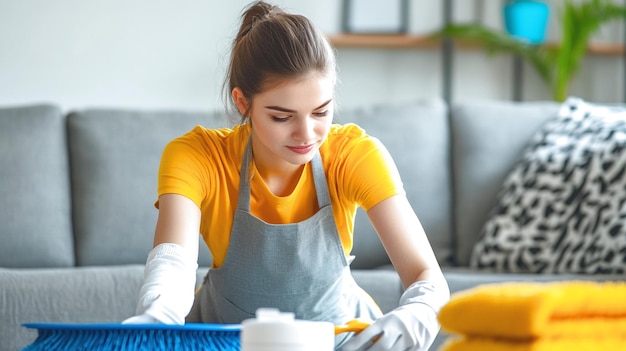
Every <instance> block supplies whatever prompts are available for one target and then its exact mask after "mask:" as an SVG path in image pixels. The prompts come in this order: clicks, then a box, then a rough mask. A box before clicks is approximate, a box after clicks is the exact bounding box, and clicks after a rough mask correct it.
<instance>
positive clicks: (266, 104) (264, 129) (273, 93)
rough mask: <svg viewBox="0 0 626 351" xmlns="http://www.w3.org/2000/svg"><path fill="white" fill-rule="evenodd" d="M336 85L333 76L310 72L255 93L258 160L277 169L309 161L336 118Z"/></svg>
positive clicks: (253, 113) (254, 133) (253, 115)
mask: <svg viewBox="0 0 626 351" xmlns="http://www.w3.org/2000/svg"><path fill="white" fill-rule="evenodd" d="M334 85H335V80H334V78H333V77H328V76H327V75H321V74H309V75H306V76H305V77H303V78H299V79H293V80H286V81H284V82H282V83H280V84H278V85H273V87H272V88H269V89H267V90H265V91H263V92H262V93H259V94H257V95H256V96H254V97H253V98H252V109H251V111H250V113H249V118H250V120H251V123H252V148H253V152H254V160H255V162H256V163H257V164H262V165H263V166H265V167H270V168H276V169H290V168H291V169H293V168H295V167H299V166H301V165H303V164H305V163H307V162H309V161H310V160H311V159H312V158H313V156H314V155H315V153H316V152H317V150H318V149H319V147H320V145H321V144H322V143H323V142H324V140H326V136H327V135H328V131H329V130H330V126H331V124H332V121H333V112H334V103H333V97H334ZM235 101H237V99H235ZM240 110H241V108H240Z"/></svg>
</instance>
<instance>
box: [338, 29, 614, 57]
mask: <svg viewBox="0 0 626 351" xmlns="http://www.w3.org/2000/svg"><path fill="white" fill-rule="evenodd" d="M328 39H329V40H330V43H331V44H332V45H333V46H335V47H337V48H365V49H376V48H379V49H435V48H440V47H441V41H439V40H435V39H432V38H429V37H426V36H418V35H410V34H336V35H331V36H329V37H328ZM547 45H550V46H553V45H554V46H556V45H558V44H556V43H554V44H552V43H548V44H547ZM455 47H458V48H460V49H480V47H481V46H480V45H479V44H476V43H468V42H458V43H455ZM588 50H589V53H590V54H595V55H606V56H621V55H624V45H622V44H613V43H599V42H596V43H591V44H590V45H589V48H588Z"/></svg>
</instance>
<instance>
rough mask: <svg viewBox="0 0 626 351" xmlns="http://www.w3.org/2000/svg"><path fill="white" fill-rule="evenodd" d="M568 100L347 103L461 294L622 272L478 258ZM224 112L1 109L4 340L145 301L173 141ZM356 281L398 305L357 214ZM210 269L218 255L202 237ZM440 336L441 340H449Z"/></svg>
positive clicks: (19, 340) (386, 303)
mask: <svg viewBox="0 0 626 351" xmlns="http://www.w3.org/2000/svg"><path fill="white" fill-rule="evenodd" d="M557 108H558V104H556V103H552V102H524V103H513V102H505V101H472V102H458V103H455V104H454V106H451V107H450V108H448V106H446V105H445V104H444V103H443V102H442V101H441V100H438V99H433V100H427V101H414V102H407V103H405V104H395V105H386V106H368V107H363V108H360V109H351V110H339V111H338V112H337V115H336V121H337V122H338V123H345V122H356V123H358V124H359V125H361V126H362V127H363V128H365V129H366V130H367V131H368V132H369V133H370V134H372V135H374V136H377V137H379V138H380V139H381V140H382V141H383V143H385V144H386V146H387V147H388V149H389V151H390V152H391V154H392V155H393V157H394V159H395V161H396V163H397V166H398V168H399V169H400V172H401V174H402V176H403V179H404V182H405V188H406V191H407V193H408V196H409V199H410V201H411V203H412V205H413V206H414V208H415V210H416V212H417V213H418V216H419V217H420V219H421V221H422V224H423V225H424V227H425V229H426V232H427V234H428V236H429V239H430V241H431V244H432V246H433V248H434V249H435V252H436V254H437V257H438V258H439V262H440V263H441V265H442V266H443V267H444V271H445V274H446V277H447V279H448V283H449V286H450V289H451V291H452V292H456V291H459V290H463V289H467V288H469V287H472V286H475V285H477V284H482V283H489V282H498V281H509V280H520V279H522V280H545V281H547V280H555V279H575V278H576V279H599V280H606V279H622V278H623V277H620V276H605V275H585V276H581V275H524V274H502V273H500V274H495V273H489V272H477V271H473V270H471V269H470V268H469V259H470V255H471V250H472V246H473V244H474V243H475V242H476V240H477V238H478V235H479V232H480V229H481V226H482V224H483V223H484V221H485V219H486V218H487V215H488V213H489V210H490V209H491V207H492V206H493V203H494V201H495V198H496V194H497V191H498V189H499V187H500V184H501V182H502V181H503V179H504V178H505V176H506V174H507V173H508V172H509V170H510V169H511V168H512V167H513V166H514V165H515V164H516V162H517V160H518V159H519V157H520V155H521V153H522V150H523V149H524V147H525V145H526V144H527V143H528V141H529V139H530V137H531V136H532V135H533V134H534V133H535V131H537V130H538V129H539V128H540V127H541V126H542V125H543V124H544V123H545V122H546V121H547V120H548V119H549V118H550V117H552V116H554V114H555V112H556V111H557ZM196 124H202V125H205V126H208V127H222V126H228V125H229V121H228V119H227V117H226V116H225V115H223V114H222V113H204V112H202V113H200V112H189V111H148V110H141V111H140V110H121V109H117V110H116V109H84V110H79V111H69V112H68V111H62V110H61V109H60V108H59V107H57V106H55V105H53V104H39V105H32V106H10V107H3V108H0V350H2V351H4V350H12V351H13V350H18V349H21V348H22V347H24V346H25V345H26V344H28V343H30V342H32V340H34V338H35V336H36V333H35V332H34V331H32V330H28V329H25V328H23V327H21V324H22V323H24V322H76V323H87V322H119V321H121V320H123V319H125V318H127V317H129V316H131V315H132V314H133V312H134V309H135V305H136V299H137V295H138V291H139V288H140V286H141V284H142V279H143V263H144V262H145V259H146V256H147V253H148V251H149V250H150V249H151V245H152V235H153V230H154V225H155V221H156V216H157V210H156V209H155V208H154V206H153V204H154V201H155V199H156V174H157V168H158V164H159V158H160V155H161V151H162V149H163V147H164V145H165V144H166V143H167V141H169V140H170V139H172V138H174V137H176V136H178V135H180V134H183V133H184V132H186V131H188V130H190V129H191V128H192V127H193V126H194V125H196ZM355 237H356V238H355V248H354V254H355V255H356V260H355V261H354V262H353V264H352V267H353V271H354V275H355V277H356V279H357V281H358V282H359V283H360V284H361V285H362V286H363V288H365V289H366V290H367V291H369V292H370V294H371V295H372V296H373V297H374V298H375V299H376V300H377V301H378V303H379V304H380V305H381V307H382V309H383V310H385V311H388V310H390V309H392V308H394V307H395V306H396V304H397V301H398V299H399V296H400V294H401V292H402V289H401V285H400V282H399V279H398V277H397V275H396V273H395V272H394V271H393V270H392V269H391V267H390V263H389V260H388V259H387V257H386V254H385V252H384V250H383V248H382V246H381V245H380V243H379V241H378V239H377V237H376V234H375V233H374V231H373V230H372V229H371V227H370V226H369V224H368V222H367V219H366V217H365V216H364V214H363V213H362V212H360V213H359V215H358V217H357V223H356V234H355ZM201 248H202V252H201V255H200V256H201V258H200V262H199V263H200V267H201V268H200V269H199V271H198V279H200V278H201V277H202V276H203V275H204V274H205V272H206V270H207V267H208V266H209V265H210V262H211V257H210V254H209V253H208V251H207V250H206V248H205V246H204V245H201ZM444 337H445V335H444V334H443V333H441V335H440V336H439V337H438V340H437V341H436V345H435V346H433V348H431V349H433V350H435V349H436V348H437V345H439V343H440V342H441V340H443V338H444Z"/></svg>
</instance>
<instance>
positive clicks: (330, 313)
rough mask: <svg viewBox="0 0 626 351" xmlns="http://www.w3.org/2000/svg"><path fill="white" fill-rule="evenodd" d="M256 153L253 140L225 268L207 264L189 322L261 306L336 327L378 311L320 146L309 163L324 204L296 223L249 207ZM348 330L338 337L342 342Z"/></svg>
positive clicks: (227, 319) (221, 318) (225, 318)
mask: <svg viewBox="0 0 626 351" xmlns="http://www.w3.org/2000/svg"><path fill="white" fill-rule="evenodd" d="M251 154H252V153H251V150H250V143H248V145H247V146H246V150H245V153H244V157H243V160H242V165H241V176H240V177H241V179H240V182H239V198H238V203H237V210H236V212H235V217H234V221H233V228H232V231H231V236H230V243H229V247H228V251H227V254H226V258H225V260H224V263H223V264H222V266H221V267H220V268H217V269H211V270H209V272H208V274H207V275H206V277H205V279H204V283H203V286H202V289H201V290H200V292H199V294H198V295H197V296H196V301H195V302H194V307H193V308H192V311H191V313H190V314H189V316H188V318H187V322H204V323H241V322H242V321H243V320H244V319H248V318H254V317H255V313H256V310H257V308H260V307H273V308H278V309H279V310H280V311H281V312H293V313H294V314H295V316H296V318H297V319H304V320H313V321H328V322H332V323H333V324H335V325H340V324H344V323H346V322H347V321H349V320H351V319H354V318H357V317H359V318H368V319H376V318H378V317H380V316H381V315H382V312H381V311H380V309H379V308H378V306H377V305H376V304H375V303H374V301H373V300H372V299H371V297H370V296H369V295H367V294H366V293H365V292H364V291H363V290H362V289H361V288H360V287H359V286H358V285H357V284H356V282H355V281H354V278H353V277H352V274H351V273H350V265H349V264H350V262H348V260H347V259H346V257H345V255H344V251H343V246H342V244H341V240H340V238H339V234H338V231H337V226H336V224H335V220H334V217H333V213H332V207H331V204H330V196H329V194H328V185H327V183H326V176H325V174H324V168H323V166H322V161H321V157H320V154H319V152H318V153H317V154H316V155H315V156H314V157H313V159H312V161H311V165H312V170H313V178H314V181H315V190H316V193H317V200H318V205H319V208H320V209H319V211H318V212H317V213H316V214H314V215H313V216H312V217H310V218H308V219H306V220H304V221H302V222H299V223H293V224H268V223H266V222H264V221H262V220H260V219H259V218H257V217H255V216H254V215H252V214H251V213H250V182H249V172H248V167H249V165H250V159H251ZM349 336H350V335H349V334H343V335H339V336H338V337H337V338H336V340H335V344H336V345H337V347H339V346H340V345H341V344H343V342H344V341H346V340H347V338H348V337H349Z"/></svg>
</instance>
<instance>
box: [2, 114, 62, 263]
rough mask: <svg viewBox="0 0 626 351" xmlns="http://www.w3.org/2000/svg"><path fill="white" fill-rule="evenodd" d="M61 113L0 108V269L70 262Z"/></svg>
mask: <svg viewBox="0 0 626 351" xmlns="http://www.w3.org/2000/svg"><path fill="white" fill-rule="evenodd" d="M69 179H70V178H69V167H68V157H67V150H66V129H65V116H64V115H63V114H62V112H61V110H60V109H59V108H58V107H56V106H53V105H32V106H24V107H11V108H2V109H0V267H8V268H30V267H67V266H72V265H74V242H73V236H72V222H71V212H70V211H71V204H70V201H71V199H70V182H69Z"/></svg>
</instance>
